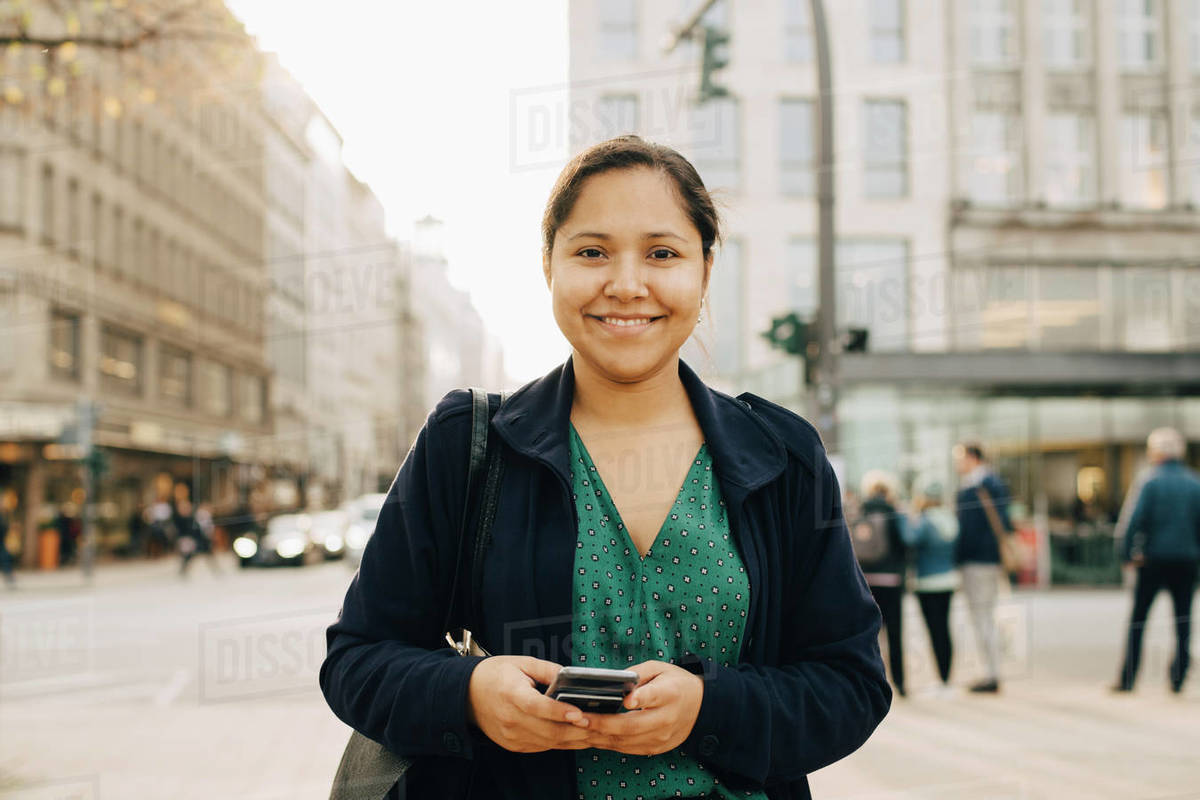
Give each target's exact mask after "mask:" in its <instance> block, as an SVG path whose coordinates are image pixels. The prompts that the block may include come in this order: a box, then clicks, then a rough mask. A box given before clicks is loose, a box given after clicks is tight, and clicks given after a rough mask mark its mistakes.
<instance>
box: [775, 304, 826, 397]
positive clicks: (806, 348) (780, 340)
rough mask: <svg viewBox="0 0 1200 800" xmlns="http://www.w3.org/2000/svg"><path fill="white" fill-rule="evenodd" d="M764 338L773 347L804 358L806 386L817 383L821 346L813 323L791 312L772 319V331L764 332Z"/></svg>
mask: <svg viewBox="0 0 1200 800" xmlns="http://www.w3.org/2000/svg"><path fill="white" fill-rule="evenodd" d="M762 336H763V338H764V339H766V340H767V341H768V342H770V343H771V346H772V347H778V348H779V349H780V350H783V351H784V352H785V353H790V354H791V355H794V356H800V357H801V358H803V359H804V382H805V384H807V385H808V386H812V385H813V384H814V383H815V382H816V378H817V362H818V361H819V359H820V356H821V346H820V343H819V342H818V341H817V339H816V328H815V326H814V324H813V323H811V322H809V321H807V320H804V319H801V318H800V315H799V314H797V313H796V312H795V311H789V312H788V313H786V314H784V315H782V316H779V317H772V318H771V328H770V330H767V331H764V332H763V333H762Z"/></svg>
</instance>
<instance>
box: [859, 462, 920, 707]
mask: <svg viewBox="0 0 1200 800" xmlns="http://www.w3.org/2000/svg"><path fill="white" fill-rule="evenodd" d="M897 483H898V482H897V481H896V479H895V477H894V476H892V475H891V474H889V473H887V472H884V471H883V470H878V469H873V470H868V471H867V473H866V474H865V475H864V476H863V479H862V503H861V505H860V507H859V515H858V518H857V521H856V522H855V523H854V525H852V526H851V537H852V541H853V543H854V548H855V555H857V557H858V563H859V566H860V567H861V568H862V571H863V575H864V577H866V579H867V586H869V587H870V588H871V595H872V596H873V597H874V598H875V603H876V604H877V605H878V606H879V611H880V613H881V614H882V615H883V628H884V630H885V631H886V632H887V647H888V666H889V667H890V668H891V670H892V684H893V685H894V686H895V687H896V692H897V693H898V694H899V695H900V696H901V697H904V696H905V689H904V644H903V637H902V626H901V620H902V618H903V614H902V613H901V609H902V605H901V603H902V601H903V598H904V573H905V571H906V569H907V566H908V548H907V546H906V545H905V543H904V519H903V518H902V517H901V515H900V512H899V511H898V510H897V508H896V505H897V503H898V501H899V497H898V493H897V491H896V486H897Z"/></svg>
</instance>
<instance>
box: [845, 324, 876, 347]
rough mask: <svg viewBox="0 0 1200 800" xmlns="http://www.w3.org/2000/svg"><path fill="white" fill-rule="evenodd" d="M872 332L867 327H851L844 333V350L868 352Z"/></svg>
mask: <svg viewBox="0 0 1200 800" xmlns="http://www.w3.org/2000/svg"><path fill="white" fill-rule="evenodd" d="M870 335H871V332H870V331H868V330H867V329H866V328H849V329H847V330H846V332H845V333H844V334H842V350H843V351H844V352H847V353H865V352H867V341H868V340H869V339H870Z"/></svg>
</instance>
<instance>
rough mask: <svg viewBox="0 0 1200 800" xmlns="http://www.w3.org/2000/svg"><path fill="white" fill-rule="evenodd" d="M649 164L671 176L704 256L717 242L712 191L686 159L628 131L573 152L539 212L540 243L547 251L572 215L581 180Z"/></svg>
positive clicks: (718, 228)
mask: <svg viewBox="0 0 1200 800" xmlns="http://www.w3.org/2000/svg"><path fill="white" fill-rule="evenodd" d="M635 167H649V168H650V169H653V170H658V171H659V172H661V173H663V174H664V175H666V176H667V177H668V178H670V179H671V184H672V185H673V186H674V187H675V192H676V194H677V195H678V197H679V201H680V203H681V205H682V206H683V210H684V213H686V214H687V216H688V217H689V218H690V219H691V221H692V224H693V225H695V226H696V230H697V231H699V232H700V243H701V246H702V251H703V254H704V259H705V260H706V261H707V260H708V258H709V256H710V255H711V253H712V249H713V245H715V244H720V242H721V220H720V216H719V215H718V214H717V209H716V206H715V205H714V204H713V199H712V196H711V195H710V194H709V191H708V189H706V188H705V187H704V181H702V180H700V174H699V173H698V172H696V168H695V167H693V166H692V164H691V162H690V161H688V160H687V159H686V158H684V157H683V156H682V155H680V154H679V153H678V152H677V151H676V150H673V149H672V148H670V147H667V146H666V145H661V144H655V143H653V142H647V141H646V140H645V139H643V138H641V137H640V136H635V135H634V134H627V135H625V136H617V137H616V138H613V139H609V140H607V141H603V142H600V143H599V144H595V145H592V146H591V147H589V148H587V149H586V150H584V151H583V152H581V153H579V154H578V155H577V156H575V157H574V158H572V159H571V160H570V161H569V162H568V163H567V166H565V167H564V168H563V171H562V173H560V174H559V176H558V180H557V181H556V182H555V183H554V189H553V191H551V192H550V199H549V200H548V201H547V202H546V212H545V214H544V215H543V216H542V248H543V250H544V252H545V254H546V255H549V254H550V252H551V251H552V250H553V249H554V236H555V234H556V233H558V229H559V228H560V227H562V224H563V223H564V222H566V221H567V217H569V216H571V210H572V209H573V208H574V207H575V201H576V200H578V199H579V193H580V191H581V190H582V189H583V184H584V182H585V181H586V180H587V179H588V178H590V177H592V176H593V175H598V174H600V173H601V172H608V171H609V170H614V169H632V168H635Z"/></svg>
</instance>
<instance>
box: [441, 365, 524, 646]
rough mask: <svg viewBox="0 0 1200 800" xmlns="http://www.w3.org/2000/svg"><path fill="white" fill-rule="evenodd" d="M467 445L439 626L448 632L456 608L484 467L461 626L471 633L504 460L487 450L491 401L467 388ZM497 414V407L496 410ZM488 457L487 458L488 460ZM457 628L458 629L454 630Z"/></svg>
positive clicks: (496, 449) (504, 394) (504, 395)
mask: <svg viewBox="0 0 1200 800" xmlns="http://www.w3.org/2000/svg"><path fill="white" fill-rule="evenodd" d="M508 395H509V392H501V393H500V403H499V405H503V404H504V401H505V400H506V399H507V398H508ZM471 401H472V402H471V445H470V451H469V458H468V462H467V487H466V493H465V498H466V501H465V502H464V503H463V515H462V521H461V522H460V524H459V531H458V553H457V556H456V558H455V562H454V563H455V567H454V580H453V583H452V584H451V588H450V600H449V603H448V605H447V607H446V617H445V621H444V622H443V624H442V630H443V631H449V630H452V629H453V628H452V626H453V625H454V612H455V609H457V608H459V605H458V596H459V588H458V587H459V584H460V583H461V582H462V581H461V579H460V576H461V574H462V571H463V556H464V554H465V553H466V552H467V547H466V543H467V526H468V525H469V524H470V519H471V509H472V502H471V501H472V498H473V497H474V495H475V487H476V485H478V484H479V481H480V480H481V476H482V474H483V471H484V469H485V467H486V469H487V483H486V485H485V486H484V498H483V513H481V514H480V515H479V521H478V527H477V528H476V533H475V547H474V550H473V552H474V557H473V558H472V563H473V567H474V569H473V570H472V578H473V585H472V586H471V587H469V592H470V593H469V597H470V601H469V602H470V604H469V606H468V608H469V609H470V614H471V617H470V620H469V621H467V622H465V623H464V625H463V626H462V627H466V628H467V629H468V630H472V632H474V631H473V629H472V628H471V624H472V623H474V622H475V621H476V620H478V619H480V611H481V607H480V604H479V598H478V595H479V594H481V593H480V592H479V591H478V581H479V580H480V578H481V577H482V571H483V552H484V550H485V549H486V546H487V540H488V538H489V534H490V528H491V524H492V519H493V518H494V516H495V510H496V509H495V505H496V497H495V495H496V492H497V491H498V489H499V485H500V475H501V471H502V469H503V465H504V459H503V458H502V457H501V455H500V449H501V448H500V447H499V446H492V447H489V446H488V445H489V441H488V438H489V437H488V428H489V427H490V426H491V417H492V413H493V412H492V411H491V400H490V396H489V395H488V393H487V392H486V391H485V390H483V389H480V388H478V387H475V386H472V387H471ZM496 410H497V411H499V406H497V409H496ZM489 454H490V458H489ZM454 627H458V626H454Z"/></svg>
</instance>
